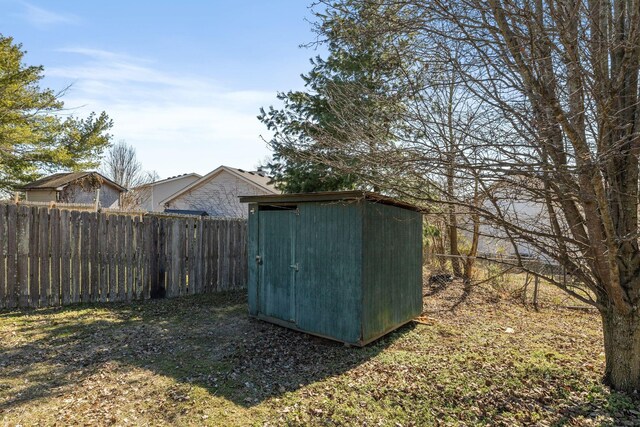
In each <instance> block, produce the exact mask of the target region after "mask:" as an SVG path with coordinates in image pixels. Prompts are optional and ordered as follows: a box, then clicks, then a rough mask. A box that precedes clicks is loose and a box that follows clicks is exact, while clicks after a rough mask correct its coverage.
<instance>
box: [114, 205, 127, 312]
mask: <svg viewBox="0 0 640 427" xmlns="http://www.w3.org/2000/svg"><path fill="white" fill-rule="evenodd" d="M115 218H116V219H117V233H116V235H117V238H118V241H117V244H116V247H117V248H118V251H117V253H116V255H117V256H116V263H117V266H118V301H126V296H127V282H126V275H125V273H126V259H127V258H126V251H125V242H126V239H127V236H126V234H125V232H126V228H125V224H124V216H122V215H118V216H116V217H115Z"/></svg>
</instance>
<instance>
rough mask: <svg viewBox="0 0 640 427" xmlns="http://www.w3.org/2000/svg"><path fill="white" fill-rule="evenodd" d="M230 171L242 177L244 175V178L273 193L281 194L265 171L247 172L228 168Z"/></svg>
mask: <svg viewBox="0 0 640 427" xmlns="http://www.w3.org/2000/svg"><path fill="white" fill-rule="evenodd" d="M227 168H229V169H233V170H234V171H235V172H237V173H239V174H240V175H242V176H243V177H244V178H246V179H248V180H249V181H252V182H254V183H255V184H258V185H260V186H262V187H264V188H266V189H269V190H272V191H273V192H277V193H279V191H278V190H277V189H276V187H275V186H274V185H273V183H272V181H271V177H269V176H268V175H267V174H266V172H263V171H245V170H242V169H236V168H231V167H228V166H227Z"/></svg>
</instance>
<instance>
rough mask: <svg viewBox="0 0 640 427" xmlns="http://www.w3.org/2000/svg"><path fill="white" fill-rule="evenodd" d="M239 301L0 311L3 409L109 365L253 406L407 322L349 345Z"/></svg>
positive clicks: (57, 392)
mask: <svg viewBox="0 0 640 427" xmlns="http://www.w3.org/2000/svg"><path fill="white" fill-rule="evenodd" d="M245 301H246V293H243V292H240V293H228V294H222V295H200V296H191V297H186V298H176V299H171V300H155V301H146V302H139V303H133V304H109V305H78V306H72V307H66V308H53V309H50V308H48V309H42V310H35V311H33V310H32V311H24V312H8V313H7V312H5V313H0V337H2V338H4V337H3V335H4V336H6V338H7V339H2V342H1V343H0V353H1V358H0V415H1V414H2V413H3V412H6V411H8V410H11V409H14V408H16V407H21V406H24V405H27V404H36V402H37V401H39V400H41V399H46V398H48V397H56V396H62V395H66V394H67V393H68V392H69V391H70V390H73V388H74V387H75V388H82V387H83V381H85V380H87V378H89V377H91V376H92V375H95V374H96V372H98V371H100V370H101V369H104V367H105V366H107V365H109V366H112V365H114V364H115V365H117V366H119V367H120V369H121V370H122V371H125V372H126V370H127V367H136V368H141V369H144V370H149V371H152V372H153V373H156V374H159V375H162V376H166V377H170V378H173V379H175V380H176V381H178V382H179V383H183V384H185V385H188V386H190V387H191V386H200V387H202V388H204V389H205V390H207V391H208V392H209V393H210V394H212V395H216V396H220V397H224V398H225V399H227V400H229V401H232V402H233V403H235V404H237V405H242V406H244V407H251V406H253V405H257V404H259V403H260V402H262V401H264V400H265V399H268V398H271V397H274V396H278V395H281V394H283V393H285V392H288V391H293V390H296V389H299V388H300V387H304V386H305V385H308V384H310V383H313V382H316V381H321V380H323V379H325V378H328V377H332V376H336V375H340V374H342V373H344V372H346V371H348V370H350V369H352V368H354V367H356V366H358V365H359V364H361V363H363V362H365V361H366V360H368V359H370V358H371V357H374V356H375V355H376V354H378V353H379V352H381V351H382V350H383V349H384V348H386V347H387V346H389V345H390V344H391V343H392V342H393V341H394V340H396V339H398V338H399V337H401V336H402V335H403V334H404V333H406V331H408V330H409V329H411V327H412V326H405V327H403V328H400V329H399V330H397V331H396V332H394V333H392V334H390V335H388V336H387V337H384V338H382V339H381V340H379V341H377V342H376V343H373V344H371V345H369V346H367V347H365V348H347V347H345V346H344V345H342V344H340V343H336V342H333V341H330V340H326V339H322V338H317V337H313V336H310V335H306V334H303V333H300V332H296V331H292V330H289V329H286V328H283V327H279V326H275V325H272V324H269V323H266V322H262V321H259V320H255V319H251V318H249V317H248V315H247V306H246V303H245ZM167 393H171V391H167Z"/></svg>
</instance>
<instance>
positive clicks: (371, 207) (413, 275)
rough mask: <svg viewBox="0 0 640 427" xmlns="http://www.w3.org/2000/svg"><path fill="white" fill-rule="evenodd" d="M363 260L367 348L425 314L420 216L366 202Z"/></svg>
mask: <svg viewBox="0 0 640 427" xmlns="http://www.w3.org/2000/svg"><path fill="white" fill-rule="evenodd" d="M363 255H364V256H363V266H362V270H363V273H362V274H363V303H362V305H363V316H362V329H363V341H365V342H366V341H369V340H371V339H373V338H377V337H378V336H380V335H382V334H383V333H385V332H388V331H389V330H391V329H394V328H396V327H398V326H400V325H401V324H403V323H406V322H407V321H409V320H411V319H412V318H414V317H416V316H418V315H419V314H420V313H421V312H422V215H421V214H420V213H418V212H414V211H410V210H406V209H400V208H397V207H394V206H389V205H383V204H376V203H372V202H366V203H365V207H364V241H363Z"/></svg>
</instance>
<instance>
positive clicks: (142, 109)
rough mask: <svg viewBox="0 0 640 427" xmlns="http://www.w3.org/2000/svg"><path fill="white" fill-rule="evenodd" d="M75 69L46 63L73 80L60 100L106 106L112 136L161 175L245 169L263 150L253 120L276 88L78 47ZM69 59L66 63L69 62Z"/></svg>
mask: <svg viewBox="0 0 640 427" xmlns="http://www.w3.org/2000/svg"><path fill="white" fill-rule="evenodd" d="M61 52H62V53H67V54H73V55H80V61H73V62H75V63H77V65H74V66H65V67H50V68H48V69H47V76H48V77H55V78H56V79H59V80H60V81H61V82H62V84H65V83H66V84H68V83H70V82H73V85H72V86H71V88H70V89H69V91H68V92H67V94H66V95H65V97H64V100H65V106H66V107H67V108H71V111H72V112H73V113H74V114H86V113H87V112H89V111H102V110H104V111H106V112H107V114H109V116H110V117H111V118H112V119H113V120H114V128H113V130H112V134H113V135H114V139H115V140H119V139H124V140H126V141H127V142H128V143H130V144H133V145H134V146H135V147H136V149H137V152H138V155H139V157H140V159H141V160H142V162H143V165H144V167H145V168H146V169H153V170H157V171H158V172H159V173H160V175H161V176H168V175H175V174H177V173H184V172H191V171H194V172H200V173H206V172H209V171H211V170H213V169H214V168H216V167H217V166H219V165H220V164H228V165H231V166H236V167H242V168H252V167H253V166H255V164H256V163H257V162H258V161H259V160H261V159H263V158H264V157H265V156H267V155H268V154H269V152H268V149H267V147H266V146H265V144H264V142H263V141H262V140H261V139H260V135H261V134H266V133H267V132H266V129H265V127H264V126H263V125H262V124H261V123H260V122H259V121H258V120H257V119H256V116H257V114H258V113H259V108H260V107H261V106H267V105H269V104H272V103H273V102H274V100H275V91H249V90H241V89H240V90H238V89H234V88H227V87H224V86H222V85H220V84H219V83H217V82H216V81H215V80H213V79H211V78H208V77H204V76H201V75H186V74H180V75H176V74H174V73H168V72H166V71H163V70H161V69H158V68H156V67H154V65H155V64H154V63H153V62H152V61H149V60H142V59H138V58H132V57H130V56H127V55H122V54H119V53H116V52H108V51H99V50H92V49H83V48H72V49H64V50H61ZM68 62H69V63H72V61H68Z"/></svg>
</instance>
